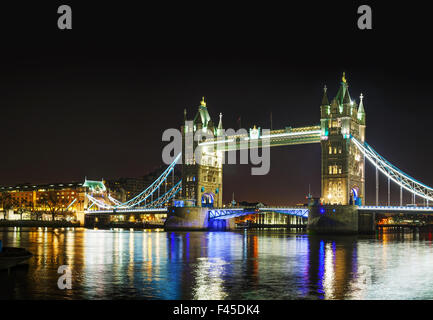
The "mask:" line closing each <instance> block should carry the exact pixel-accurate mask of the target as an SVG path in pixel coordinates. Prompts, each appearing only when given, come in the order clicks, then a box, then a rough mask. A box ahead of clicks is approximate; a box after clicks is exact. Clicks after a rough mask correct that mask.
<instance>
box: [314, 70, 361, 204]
mask: <svg viewBox="0 0 433 320" xmlns="http://www.w3.org/2000/svg"><path fill="white" fill-rule="evenodd" d="M362 100H363V95H362V94H361V96H360V102H359V105H358V104H357V103H356V101H355V100H352V99H351V97H350V94H349V85H348V83H347V81H346V77H345V73H343V77H342V81H341V85H340V88H339V90H338V92H337V95H336V96H335V98H334V99H332V101H331V103H329V101H328V96H327V89H326V86H325V88H324V92H323V98H322V105H321V107H320V112H321V119H320V125H321V131H322V132H321V148H322V199H323V202H324V203H326V204H342V205H348V204H358V205H359V204H363V203H364V199H365V159H364V156H363V154H362V153H361V152H360V151H359V150H358V149H357V148H356V146H354V145H353V143H352V142H351V139H350V136H351V135H352V136H354V137H355V138H356V139H358V140H359V141H361V142H364V140H365V110H364V105H363V101H362Z"/></svg>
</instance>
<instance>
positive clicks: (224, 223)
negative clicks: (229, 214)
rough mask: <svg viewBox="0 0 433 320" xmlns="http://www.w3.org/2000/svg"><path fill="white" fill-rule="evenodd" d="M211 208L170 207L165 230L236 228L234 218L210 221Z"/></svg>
mask: <svg viewBox="0 0 433 320" xmlns="http://www.w3.org/2000/svg"><path fill="white" fill-rule="evenodd" d="M209 210H210V209H209V208H202V207H170V208H169V210H168V213H167V220H166V221H165V224H164V229H165V230H170V231H174V230H189V231H194V230H196V231H205V230H231V229H234V228H235V223H234V219H233V218H231V219H230V218H228V219H209Z"/></svg>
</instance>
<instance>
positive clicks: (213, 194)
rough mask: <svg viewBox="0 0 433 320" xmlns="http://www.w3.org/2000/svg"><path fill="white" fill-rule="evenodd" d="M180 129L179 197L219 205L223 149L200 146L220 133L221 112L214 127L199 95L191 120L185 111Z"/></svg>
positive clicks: (221, 129)
mask: <svg viewBox="0 0 433 320" xmlns="http://www.w3.org/2000/svg"><path fill="white" fill-rule="evenodd" d="M181 130H182V197H183V199H185V200H192V201H193V202H195V205H196V206H198V207H222V191H223V189H222V180H223V176H222V174H223V170H222V165H223V156H224V154H223V151H219V150H217V148H216V147H215V145H214V144H212V145H206V144H205V145H200V146H199V143H202V142H205V140H206V139H209V138H213V137H218V136H220V135H222V132H223V127H222V114H220V118H219V124H218V127H215V126H214V124H213V122H212V119H211V117H210V115H209V112H208V109H207V107H206V102H205V99H204V97H203V99H202V101H201V102H200V105H199V106H198V110H197V113H196V115H195V117H194V119H193V120H187V116H186V110H185V114H184V125H183V126H182V128H181Z"/></svg>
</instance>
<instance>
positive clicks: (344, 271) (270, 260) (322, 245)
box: [0, 228, 433, 299]
mask: <svg viewBox="0 0 433 320" xmlns="http://www.w3.org/2000/svg"><path fill="white" fill-rule="evenodd" d="M0 239H1V240H2V241H3V245H4V246H16V247H24V248H27V249H28V250H30V251H31V252H32V253H33V254H34V257H32V258H31V259H30V260H29V263H28V266H20V267H18V268H16V269H14V270H12V271H11V274H10V275H8V273H7V271H1V272H0V284H1V285H0V298H1V299H433V242H432V234H431V233H425V234H424V233H421V234H413V233H408V234H379V235H376V236H334V237H323V236H309V235H306V234H302V233H295V232H291V231H287V230H249V231H235V232H165V231H163V230H144V231H143V230H140V231H137V230H122V229H114V230H90V229H83V228H78V229H72V228H70V229H49V228H6V229H0ZM61 265H67V266H68V267H69V268H70V270H71V283H72V289H65V290H60V289H59V288H58V284H57V282H58V279H59V277H60V276H61V274H58V273H57V271H58V268H59V266H61Z"/></svg>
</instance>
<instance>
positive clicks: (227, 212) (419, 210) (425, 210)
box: [85, 206, 433, 220]
mask: <svg viewBox="0 0 433 320" xmlns="http://www.w3.org/2000/svg"><path fill="white" fill-rule="evenodd" d="M325 207H326V206H325ZM358 211H359V212H376V213H387V214H400V213H405V214H433V207H412V206H358ZM265 212H276V213H280V214H287V215H293V216H298V217H302V218H308V207H302V206H299V207H275V206H274V207H259V208H256V207H233V208H230V207H226V208H209V219H216V220H218V219H231V218H236V217H240V216H245V215H249V214H258V213H265ZM85 213H86V214H88V215H99V214H111V215H113V214H125V213H126V214H130V213H142V214H143V213H144V214H167V213H169V209H168V208H133V209H114V210H113V209H110V210H88V211H85Z"/></svg>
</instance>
